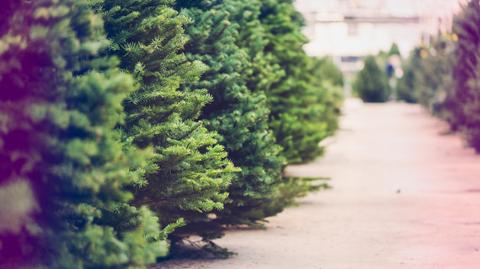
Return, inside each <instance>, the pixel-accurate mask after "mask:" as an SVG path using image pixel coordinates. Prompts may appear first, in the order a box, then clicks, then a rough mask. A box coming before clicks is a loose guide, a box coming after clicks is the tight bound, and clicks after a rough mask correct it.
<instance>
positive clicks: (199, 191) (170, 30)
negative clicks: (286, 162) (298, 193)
mask: <svg viewBox="0 0 480 269" xmlns="http://www.w3.org/2000/svg"><path fill="white" fill-rule="evenodd" d="M171 3H172V1H164V0H143V1H138V0H128V1H125V0H105V1H103V3H101V9H102V10H103V12H104V14H105V20H106V31H107V33H108V36H109V38H111V39H112V40H113V46H112V53H114V54H116V55H118V57H119V58H120V59H121V67H122V68H123V69H124V70H126V71H128V72H130V73H131V74H133V75H134V76H135V79H136V81H137V83H138V85H139V86H140V89H139V90H138V91H136V92H134V93H133V94H132V95H130V96H129V98H128V99H127V100H126V102H125V109H126V113H127V118H126V126H125V132H126V133H127V135H128V137H129V139H130V140H132V142H133V143H134V144H135V145H137V146H138V147H140V148H146V147H153V149H154V156H153V157H152V158H151V159H150V165H149V167H148V168H147V169H146V170H145V172H144V177H143V182H142V184H140V185H139V186H138V187H137V189H136V191H135V195H136V197H135V204H137V205H149V206H150V207H151V208H152V209H154V210H155V211H156V212H157V214H158V215H159V216H160V217H161V221H162V224H163V225H167V224H171V223H177V225H175V226H176V227H175V228H177V229H176V230H175V231H174V232H173V233H172V234H170V239H171V240H173V241H175V242H177V241H179V240H181V239H183V238H185V237H188V236H190V235H192V234H197V235H200V236H203V237H207V236H209V235H208V233H209V231H208V230H207V229H203V228H202V227H196V228H195V229H194V230H192V229H190V227H192V225H193V224H194V223H200V222H208V221H209V220H210V218H211V216H210V215H209V213H210V212H212V211H214V210H222V209H223V208H224V202H225V201H226V199H227V196H228V193H227V187H228V185H229V183H230V181H231V178H232V176H233V174H234V172H235V171H236V169H235V168H234V167H233V165H232V163H231V162H230V161H229V160H227V158H226V157H227V153H226V152H225V150H224V148H223V147H222V146H221V145H219V144H218V143H217V137H216V135H215V134H214V133H213V132H209V131H208V130H207V129H206V128H205V127H204V126H203V123H202V122H201V121H199V120H198V117H199V116H200V114H201V113H202V108H203V107H204V106H205V105H206V104H207V103H209V102H211V101H212V96H211V95H209V94H208V92H207V91H206V90H205V89H202V88H195V89H193V88H189V86H188V85H191V84H194V83H196V82H197V81H198V79H199V77H200V75H201V74H202V73H203V72H205V70H206V69H207V67H206V66H205V65H204V64H202V63H201V62H199V61H195V60H191V59H188V58H187V57H186V56H185V55H184V54H183V53H182V52H181V50H182V49H183V47H184V44H185V43H186V42H187V37H186V35H185V34H184V26H185V24H187V23H189V19H188V18H187V17H186V16H184V15H179V14H178V13H177V12H176V11H175V10H173V9H172V8H171V7H170V4H171ZM180 88H182V90H180ZM182 225H186V226H185V227H183V228H180V226H182Z"/></svg>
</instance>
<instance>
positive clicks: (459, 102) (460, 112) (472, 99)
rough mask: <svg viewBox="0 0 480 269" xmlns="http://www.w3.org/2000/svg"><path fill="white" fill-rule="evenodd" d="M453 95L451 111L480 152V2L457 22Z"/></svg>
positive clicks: (471, 5)
mask: <svg viewBox="0 0 480 269" xmlns="http://www.w3.org/2000/svg"><path fill="white" fill-rule="evenodd" d="M454 32H455V34H456V35H457V36H458V43H457V44H456V47H455V52H454V70H453V78H454V91H453V93H452V94H451V96H450V97H451V98H450V101H451V103H450V106H449V109H450V110H451V111H452V113H453V117H454V121H455V124H456V125H457V126H459V129H460V130H462V131H463V132H464V133H465V136H466V138H467V141H468V142H469V144H470V145H471V146H473V147H474V148H475V149H476V150H477V151H479V152H480V104H479V102H478V100H479V98H480V53H479V52H480V2H479V1H477V0H472V1H470V2H469V3H468V4H467V5H465V6H464V8H463V10H462V12H461V13H460V14H459V15H458V16H457V17H456V18H455V23H454Z"/></svg>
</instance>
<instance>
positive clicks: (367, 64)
mask: <svg viewBox="0 0 480 269" xmlns="http://www.w3.org/2000/svg"><path fill="white" fill-rule="evenodd" d="M353 88H354V89H355V91H356V92H357V93H358V95H359V96H360V98H362V100H363V101H365V102H373V103H382V102H386V101H388V99H389V97H390V87H389V85H388V81H387V75H386V74H385V73H384V72H383V71H382V70H381V69H380V67H379V66H378V64H377V62H376V59H375V57H373V56H368V57H367V58H365V61H364V67H363V69H362V70H361V71H360V72H359V73H358V75H357V78H356V80H355V82H354V85H353Z"/></svg>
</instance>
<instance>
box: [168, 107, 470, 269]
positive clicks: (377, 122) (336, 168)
mask: <svg viewBox="0 0 480 269" xmlns="http://www.w3.org/2000/svg"><path fill="white" fill-rule="evenodd" d="M445 130H447V128H446V126H445V125H444V124H443V123H442V122H440V121H438V120H436V119H434V118H432V117H430V116H428V115H427V114H426V113H425V112H423V111H422V110H421V109H420V108H419V107H417V106H413V105H405V104H386V105H362V104H360V103H355V102H352V101H349V102H348V104H347V108H346V115H345V117H344V118H343V120H342V130H341V131H340V132H339V133H338V135H337V137H336V138H334V139H333V141H331V145H330V146H329V147H328V152H327V155H326V156H325V158H322V159H320V160H318V161H316V162H313V163H311V164H309V165H304V166H297V167H291V168H290V169H289V172H290V173H291V174H295V175H304V176H328V177H331V178H332V181H331V185H332V186H333V189H332V190H330V191H327V192H321V193H317V194H312V195H310V196H309V197H307V198H305V199H303V200H302V201H301V203H300V206H299V207H295V208H290V209H287V210H286V211H285V212H283V213H282V214H280V215H279V216H277V217H274V218H271V219H270V224H269V225H268V226H269V229H268V230H260V231H235V232H230V233H228V235H227V236H226V237H225V238H223V239H222V240H219V241H218V243H219V244H220V245H222V246H225V247H228V248H229V249H231V250H233V251H235V252H237V253H238V255H236V256H234V257H233V258H231V259H228V260H217V261H203V262H198V261H196V262H191V261H181V262H175V263H171V264H169V265H165V266H161V267H160V268H171V269H175V268H189V269H197V268H198V269H200V268H205V269H296V268H299V269H347V268H348V269H396V268H408V269H443V268H448V269H479V268H480V157H478V156H476V155H475V154H474V153H473V151H472V150H470V149H468V148H466V147H464V145H463V143H462V141H461V139H460V138H459V137H458V136H457V135H446V134H445Z"/></svg>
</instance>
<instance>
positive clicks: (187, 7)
mask: <svg viewBox="0 0 480 269" xmlns="http://www.w3.org/2000/svg"><path fill="white" fill-rule="evenodd" d="M177 8H178V9H181V10H182V11H183V14H186V15H188V16H189V17H191V18H192V20H193V23H192V24H190V25H188V27H187V34H188V36H189V39H190V41H189V42H188V44H187V46H186V47H185V51H186V52H187V53H188V57H189V58H190V59H191V60H197V61H202V62H204V63H205V64H206V65H207V66H208V67H209V69H208V70H207V71H206V72H205V73H204V74H203V75H202V77H201V79H200V80H199V81H198V82H196V83H191V84H189V85H187V86H189V87H191V88H195V89H202V88H205V89H208V91H209V93H210V94H211V95H212V96H213V102H212V103H210V104H208V105H207V107H206V108H205V112H204V114H203V115H202V118H203V119H205V121H206V123H207V127H208V128H209V129H210V130H212V131H215V132H217V133H218V134H219V136H218V140H219V141H220V142H221V143H222V145H224V147H225V148H226V150H227V151H228V153H229V158H230V159H231V160H232V161H233V163H234V164H235V166H237V167H239V168H240V169H241V172H240V173H238V174H237V175H236V177H235V178H234V180H233V181H232V185H231V186H230V188H229V193H230V196H229V203H227V204H226V206H225V209H224V210H222V211H220V212H217V219H216V220H215V222H214V223H212V224H211V227H212V230H214V229H215V227H214V224H230V225H232V224H234V225H238V224H252V223H255V222H257V221H258V220H263V219H264V218H265V217H266V216H268V215H270V214H269V213H267V212H266V211H265V208H264V205H265V204H267V203H268V202H269V201H270V200H272V199H274V197H273V193H274V192H275V186H276V185H277V184H279V183H280V182H281V181H282V176H281V172H282V169H283V166H284V162H285V161H284V159H283V158H282V157H281V156H280V152H281V147H280V146H279V145H277V144H276V142H275V137H274V135H273V133H272V131H271V130H270V128H269V125H268V117H269V114H270V111H269V109H268V105H267V99H266V96H265V93H264V91H263V89H262V88H261V86H260V87H259V85H258V84H256V83H249V82H251V81H249V78H251V77H253V73H254V72H255V68H258V67H256V66H255V67H254V61H255V60H256V58H255V55H252V54H249V53H248V52H249V51H248V49H247V48H246V47H241V46H240V45H242V43H244V42H248V41H247V40H244V39H243V38H244V37H245V38H250V37H249V36H247V35H244V36H241V34H240V32H241V30H240V28H241V27H240V25H245V26H251V24H255V23H258V22H259V21H258V18H257V17H255V15H256V14H255V13H254V12H255V9H258V4H252V3H249V2H246V3H244V2H243V1H216V2H215V1H214V2H212V1H198V2H192V1H177ZM248 9H251V10H250V11H248ZM249 12H251V13H249ZM257 14H258V11H257ZM243 16H249V17H248V18H245V17H243ZM249 20H250V21H249ZM256 26H258V24H257V25H256ZM253 27H255V26H253ZM251 38H255V37H251ZM260 42H261V41H260ZM260 45H261V44H260ZM217 228H218V227H217Z"/></svg>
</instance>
